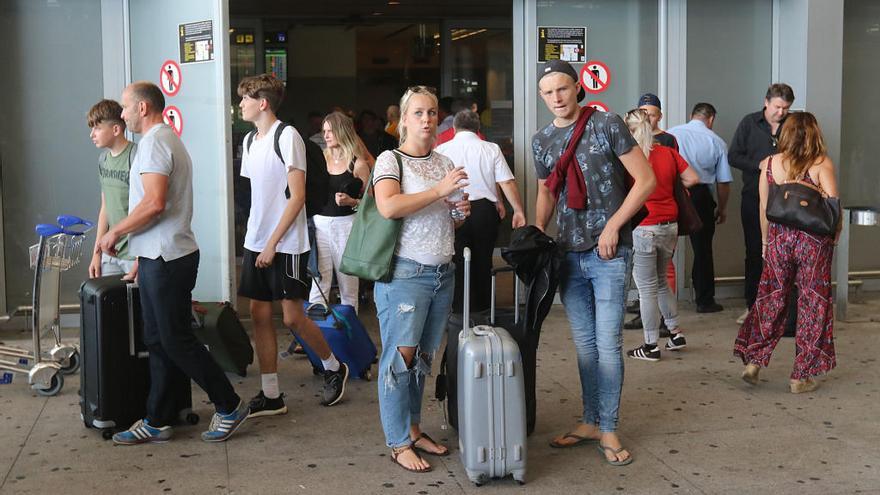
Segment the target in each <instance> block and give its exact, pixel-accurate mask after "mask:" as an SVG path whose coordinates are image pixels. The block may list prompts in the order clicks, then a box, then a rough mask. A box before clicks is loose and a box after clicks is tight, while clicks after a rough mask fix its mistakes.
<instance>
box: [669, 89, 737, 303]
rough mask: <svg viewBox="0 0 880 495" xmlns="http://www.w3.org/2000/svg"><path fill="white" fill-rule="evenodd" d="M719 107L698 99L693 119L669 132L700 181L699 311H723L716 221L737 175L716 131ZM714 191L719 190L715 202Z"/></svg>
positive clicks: (694, 240)
mask: <svg viewBox="0 0 880 495" xmlns="http://www.w3.org/2000/svg"><path fill="white" fill-rule="evenodd" d="M716 113H717V112H716V111H715V107H714V106H712V105H711V104H709V103H697V104H696V105H694V109H693V111H692V112H691V120H690V122H688V123H687V124H682V125H679V126H676V127H673V128H672V129H669V130H668V131H667V132H669V133H670V134H672V135H673V136H675V138H676V139H677V140H678V147H679V150H678V151H679V152H680V153H681V155H682V156H683V157H684V159H685V160H687V162H688V163H689V164H690V165H691V167H693V168H694V170H696V171H697V174H699V176H700V183H699V184H697V185H695V186H693V187H691V188H690V194H691V201H693V203H694V208H696V210H697V213H698V214H699V215H700V220H702V222H703V228H702V229H700V230H699V231H698V232H696V233H694V234H691V236H690V237H691V247H693V250H694V266H693V270H692V271H691V276H692V280H693V287H694V293H695V296H696V298H695V301H696V304H697V312H698V313H714V312H717V311H721V310H722V309H724V308H722V306H721V305H720V304H718V303H717V302H715V267H714V261H713V259H712V238H713V237H714V236H715V225H716V224H719V225H720V224H722V223H724V221H725V220H726V219H727V198H728V197H729V196H730V183H731V182H733V176H732V175H731V173H730V164H728V162H727V144H726V143H725V142H724V140H723V139H721V137H719V136H718V134H715V132H714V131H712V125H713V124H714V123H715V115H716ZM713 193H715V194H717V198H718V202H717V203H716V202H715V198H714V197H713Z"/></svg>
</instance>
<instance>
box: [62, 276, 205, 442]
mask: <svg viewBox="0 0 880 495" xmlns="http://www.w3.org/2000/svg"><path fill="white" fill-rule="evenodd" d="M79 294H80V352H81V353H82V367H81V368H80V406H81V414H82V419H83V423H85V425H86V427H88V428H97V429H100V430H102V432H103V434H104V437H105V438H110V436H111V435H112V434H113V432H114V431H119V430H124V429H126V428H128V427H129V426H131V425H132V424H133V423H134V422H135V421H137V420H139V419H143V418H144V416H145V415H146V405H147V394H148V392H149V389H150V368H149V353H148V352H147V350H146V347H145V346H144V344H143V341H142V338H141V336H142V326H143V325H142V319H141V313H140V298H139V297H138V292H137V286H136V285H135V284H132V283H126V282H125V281H123V280H122V279H121V277H120V276H119V275H115V276H110V277H101V278H96V279H91V280H87V281H85V282H83V284H82V286H81V287H80V291H79ZM175 396H178V397H179V401H180V403H179V405H180V409H181V416H180V418H181V419H182V420H185V421H186V422H188V423H190V424H195V423H197V422H198V420H199V417H198V416H197V415H196V414H194V413H193V412H192V389H191V385H190V381H189V380H186V381H185V382H182V383H181V384H180V389H179V391H177V392H176V393H175Z"/></svg>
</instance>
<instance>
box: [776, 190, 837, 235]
mask: <svg viewBox="0 0 880 495" xmlns="http://www.w3.org/2000/svg"><path fill="white" fill-rule="evenodd" d="M767 220H770V221H771V222H775V223H779V224H782V225H787V226H789V227H793V228H796V229H799V230H803V231H806V232H810V233H813V234H818V235H834V234H835V232H836V231H837V224H838V223H839V222H840V199H839V198H830V197H828V195H827V194H825V191H823V190H822V188H820V187H817V186H814V185H813V184H810V183H808V182H805V181H803V180H801V179H794V180H787V181H785V182H783V183H782V184H780V185H778V184H776V182H774V181H771V182H770V191H769V193H768V195H767Z"/></svg>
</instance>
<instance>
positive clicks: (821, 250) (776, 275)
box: [733, 162, 836, 380]
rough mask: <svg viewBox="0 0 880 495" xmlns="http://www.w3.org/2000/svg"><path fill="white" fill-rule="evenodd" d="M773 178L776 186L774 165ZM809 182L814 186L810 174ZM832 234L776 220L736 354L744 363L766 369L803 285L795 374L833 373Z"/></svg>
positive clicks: (769, 173) (800, 376) (801, 376)
mask: <svg viewBox="0 0 880 495" xmlns="http://www.w3.org/2000/svg"><path fill="white" fill-rule="evenodd" d="M767 180H768V181H769V182H770V183H771V184H773V172H772V166H771V164H770V163H769V162H768V164H767ZM805 181H807V182H809V183H811V184H813V181H812V179H810V176H809V175H806V176H805ZM833 252H834V239H833V237H832V236H821V235H816V234H812V233H810V232H805V231H803V230H798V229H796V228H794V227H789V226H786V225H780V224H778V223H774V222H770V225H769V230H768V232H767V251H766V254H765V256H764V270H763V272H762V273H761V282H760V284H759V286H758V297H757V299H756V300H755V304H754V306H753V307H752V309H751V311H749V315H748V317H747V318H746V321H745V323H743V325H742V327H741V328H740V330H739V334H738V335H737V337H736V342H735V344H734V348H733V353H734V355H736V356H739V357H740V358H742V360H743V363H744V364H748V363H754V364H757V365H758V366H760V367H762V368H763V367H766V366H767V365H768V364H769V363H770V355H771V354H772V353H773V349H774V348H775V347H776V344H777V343H779V339H780V338H781V337H782V334H783V332H784V327H785V319H786V313H787V312H786V304H785V303H786V300H787V298H788V295H789V292H791V290H792V288H793V286H794V285H795V284H797V286H798V289H799V294H800V296H799V298H798V301H797V330H796V333H795V345H796V355H795V360H794V369H793V370H792V372H791V378H792V379H795V380H802V379H805V378H809V377H812V376H816V375H821V374H824V373H827V372H828V371H830V370H831V369H832V368H834V366H835V365H836V359H835V355H834V336H833V335H832V330H833V322H834V311H833V308H832V300H831V257H832V255H833Z"/></svg>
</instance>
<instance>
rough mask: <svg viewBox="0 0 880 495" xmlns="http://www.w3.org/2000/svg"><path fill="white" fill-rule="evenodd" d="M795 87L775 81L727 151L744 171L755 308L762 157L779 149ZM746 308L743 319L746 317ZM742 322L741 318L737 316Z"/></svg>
mask: <svg viewBox="0 0 880 495" xmlns="http://www.w3.org/2000/svg"><path fill="white" fill-rule="evenodd" d="M792 103H794V91H793V90H792V89H791V86H789V85H788V84H784V83H775V84H771V85H770V87H769V88H768V89H767V94H766V95H765V96H764V109H763V110H761V111H759V112H755V113H751V114H748V115H746V116H745V117H743V119H742V121H741V122H740V123H739V126H738V127H737V128H736V133H735V134H734V135H733V141H732V142H731V143H730V149H729V150H728V153H727V158H728V161H729V162H730V166H731V167H733V168H738V169H740V170H741V171H742V176H743V189H742V204H741V206H740V214H741V217H742V227H743V237H744V238H745V242H746V261H745V278H746V280H745V298H746V304H748V307H749V308H751V307H752V305H753V304H755V298H756V297H757V295H758V282H760V280H761V271H762V270H763V268H764V260H763V258H762V257H761V219H760V213H759V209H758V180H759V178H760V177H759V175H760V170H759V164H760V163H761V160H763V159H764V158H767V157H768V156H770V155H772V154H773V153H776V142H777V140H778V139H779V132H780V130H781V129H782V123H783V122H784V121H785V117H786V116H787V115H788V109H789V108H791V104H792ZM746 314H748V311H746V313H745V314H743V315H742V316H741V317H740V319H742V320H745V315H746ZM737 321H738V322H739V321H740V320H737Z"/></svg>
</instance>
